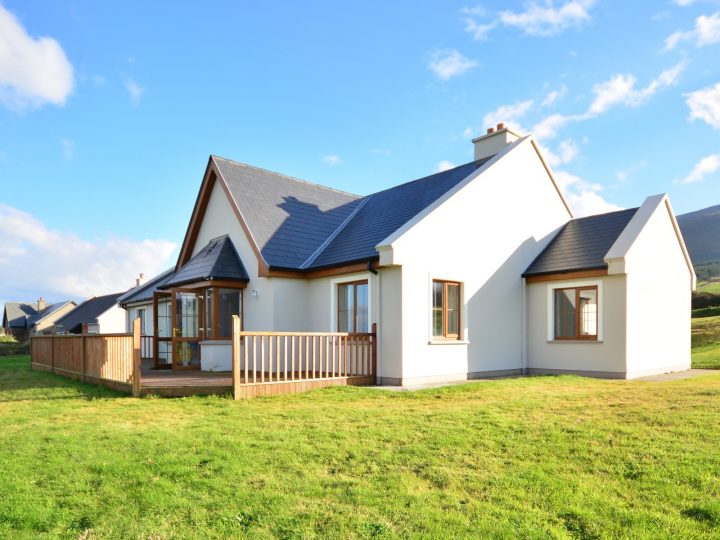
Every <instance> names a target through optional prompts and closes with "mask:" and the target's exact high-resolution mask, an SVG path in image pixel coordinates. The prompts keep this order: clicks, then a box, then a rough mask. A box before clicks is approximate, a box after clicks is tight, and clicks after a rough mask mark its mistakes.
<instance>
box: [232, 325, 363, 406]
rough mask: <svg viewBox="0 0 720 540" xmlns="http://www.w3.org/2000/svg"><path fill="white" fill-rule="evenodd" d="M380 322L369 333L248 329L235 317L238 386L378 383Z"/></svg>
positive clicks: (234, 330) (234, 360) (235, 378)
mask: <svg viewBox="0 0 720 540" xmlns="http://www.w3.org/2000/svg"><path fill="white" fill-rule="evenodd" d="M376 335H377V334H376V325H374V324H373V331H372V332H368V333H357V334H349V333H347V332H243V331H241V330H240V320H239V318H235V319H234V320H233V361H232V366H233V389H234V394H235V397H236V398H237V396H238V391H237V390H238V388H239V387H241V386H243V385H256V384H264V383H274V382H278V383H279V382H301V381H318V380H327V379H351V378H361V379H362V380H363V382H364V383H365V384H374V378H375V374H376V373H377V341H376Z"/></svg>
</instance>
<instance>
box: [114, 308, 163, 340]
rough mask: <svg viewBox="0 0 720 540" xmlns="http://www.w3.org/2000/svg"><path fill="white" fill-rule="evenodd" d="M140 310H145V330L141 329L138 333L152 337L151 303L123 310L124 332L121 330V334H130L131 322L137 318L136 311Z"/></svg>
mask: <svg viewBox="0 0 720 540" xmlns="http://www.w3.org/2000/svg"><path fill="white" fill-rule="evenodd" d="M140 309H144V310H145V328H141V329H140V333H141V334H142V335H143V336H152V335H154V329H153V305H152V302H147V303H144V304H134V305H132V306H128V308H127V309H126V310H125V320H124V322H125V328H124V330H122V332H128V333H130V332H132V325H133V321H134V320H135V319H137V318H138V310H140ZM103 331H104V330H103Z"/></svg>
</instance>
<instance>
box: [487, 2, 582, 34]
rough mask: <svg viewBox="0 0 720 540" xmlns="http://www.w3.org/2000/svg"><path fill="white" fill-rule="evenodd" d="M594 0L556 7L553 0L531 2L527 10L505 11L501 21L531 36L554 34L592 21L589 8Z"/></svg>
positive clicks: (501, 15) (566, 3)
mask: <svg viewBox="0 0 720 540" xmlns="http://www.w3.org/2000/svg"><path fill="white" fill-rule="evenodd" d="M594 3H595V2H594V0H571V1H569V2H565V3H564V4H563V5H562V6H560V7H558V8H556V7H554V5H553V2H552V0H549V1H547V2H546V3H545V4H538V3H535V2H533V3H531V4H530V5H529V6H528V8H527V9H526V10H525V11H521V12H517V13H516V12H513V11H503V12H501V13H500V15H499V18H500V21H501V22H502V23H503V24H504V25H506V26H514V27H516V28H519V29H520V30H522V31H523V32H525V33H526V34H528V35H531V36H552V35H555V34H559V33H560V32H562V31H564V30H567V29H568V28H571V27H573V26H580V25H582V24H584V23H587V22H589V21H590V13H589V12H588V10H589V8H590V7H592V5H593V4H594Z"/></svg>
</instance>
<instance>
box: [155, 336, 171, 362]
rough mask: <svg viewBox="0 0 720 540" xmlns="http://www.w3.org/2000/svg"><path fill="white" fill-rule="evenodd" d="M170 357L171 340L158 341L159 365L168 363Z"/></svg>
mask: <svg viewBox="0 0 720 540" xmlns="http://www.w3.org/2000/svg"><path fill="white" fill-rule="evenodd" d="M171 358H172V342H170V341H158V361H159V363H160V364H161V365H169V364H170V359H171Z"/></svg>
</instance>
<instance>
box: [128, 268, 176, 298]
mask: <svg viewBox="0 0 720 540" xmlns="http://www.w3.org/2000/svg"><path fill="white" fill-rule="evenodd" d="M173 270H175V267H173V268H168V269H167V270H165V271H164V272H163V273H162V274H159V275H157V276H155V277H154V278H153V279H151V280H150V281H148V282H147V283H145V284H144V285H141V286H140V287H135V288H133V289H130V290H129V291H128V292H126V293H125V294H123V295H122V296H120V298H118V299H117V303H118V304H121V305H124V304H132V303H134V302H145V301H148V300H152V297H153V293H154V292H155V291H157V290H160V287H162V286H163V285H165V284H166V283H167V282H168V281H169V280H170V278H172V276H173Z"/></svg>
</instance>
